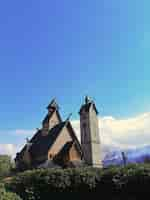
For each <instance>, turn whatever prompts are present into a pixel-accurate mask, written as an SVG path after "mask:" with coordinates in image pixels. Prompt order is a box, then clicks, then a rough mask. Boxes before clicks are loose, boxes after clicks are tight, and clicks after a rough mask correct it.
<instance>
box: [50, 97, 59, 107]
mask: <svg viewBox="0 0 150 200" xmlns="http://www.w3.org/2000/svg"><path fill="white" fill-rule="evenodd" d="M49 108H56V109H58V108H59V107H58V104H57V102H56V98H53V99H52V101H51V102H50V104H49V105H48V106H47V109H49Z"/></svg>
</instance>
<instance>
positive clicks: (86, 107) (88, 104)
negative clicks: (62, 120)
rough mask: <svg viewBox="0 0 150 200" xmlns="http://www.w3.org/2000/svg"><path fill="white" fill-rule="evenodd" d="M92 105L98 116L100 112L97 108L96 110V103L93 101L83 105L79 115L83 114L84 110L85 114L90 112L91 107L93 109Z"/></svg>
mask: <svg viewBox="0 0 150 200" xmlns="http://www.w3.org/2000/svg"><path fill="white" fill-rule="evenodd" d="M92 105H93V107H94V109H95V112H96V114H98V110H97V108H96V106H95V103H94V102H93V101H92V102H89V103H86V104H84V105H82V106H81V108H80V111H79V113H80V114H81V112H82V111H83V110H84V111H85V112H89V109H90V107H91V106H92Z"/></svg>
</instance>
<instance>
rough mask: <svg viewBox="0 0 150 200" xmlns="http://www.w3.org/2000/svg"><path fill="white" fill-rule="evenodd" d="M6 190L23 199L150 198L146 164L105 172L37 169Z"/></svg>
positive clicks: (149, 174)
mask: <svg viewBox="0 0 150 200" xmlns="http://www.w3.org/2000/svg"><path fill="white" fill-rule="evenodd" d="M6 186H7V189H9V190H11V191H13V192H16V193H17V194H19V195H20V196H21V197H22V198H23V199H24V200H29V199H32V200H38V199H40V200H43V199H44V200H48V199H49V197H50V196H51V195H54V194H55V197H56V196H58V195H61V198H62V197H67V196H69V195H71V196H72V195H79V196H80V195H81V194H85V193H86V194H88V195H92V196H94V195H98V196H105V199H109V200H111V199H122V200H124V199H125V200H128V199H133V200H134V199H136V200H137V199H143V195H145V194H146V195H150V190H149V186H150V165H149V164H143V165H142V164H140V165H137V164H134V165H127V166H126V167H115V166H113V167H109V168H107V169H96V168H79V169H64V170H62V169H38V170H32V171H26V172H24V173H20V174H18V175H17V176H16V177H14V178H13V179H12V180H11V181H10V182H9V183H6Z"/></svg>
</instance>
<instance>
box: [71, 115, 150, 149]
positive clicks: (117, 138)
mask: <svg viewBox="0 0 150 200" xmlns="http://www.w3.org/2000/svg"><path fill="white" fill-rule="evenodd" d="M72 125H73V127H74V129H75V130H77V135H78V137H79V138H80V124H79V121H72ZM99 129H100V138H101V143H102V146H103V147H105V146H110V148H111V147H117V148H120V149H128V148H138V147H142V146H145V145H149V144H150V113H144V114H141V115H138V116H135V117H132V118H128V119H116V118H114V117H112V116H108V117H101V118H99Z"/></svg>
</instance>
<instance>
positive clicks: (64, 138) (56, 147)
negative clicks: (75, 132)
mask: <svg viewBox="0 0 150 200" xmlns="http://www.w3.org/2000/svg"><path fill="white" fill-rule="evenodd" d="M71 141H72V137H71V134H70V133H69V130H68V128H67V127H66V126H64V127H63V128H62V130H61V131H60V133H59V135H58V136H57V138H56V140H55V142H54V143H53V145H52V146H51V148H50V149H49V151H48V159H51V158H53V157H54V156H56V154H58V152H59V151H60V150H61V148H62V147H63V146H64V145H65V144H66V143H67V142H71Z"/></svg>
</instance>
